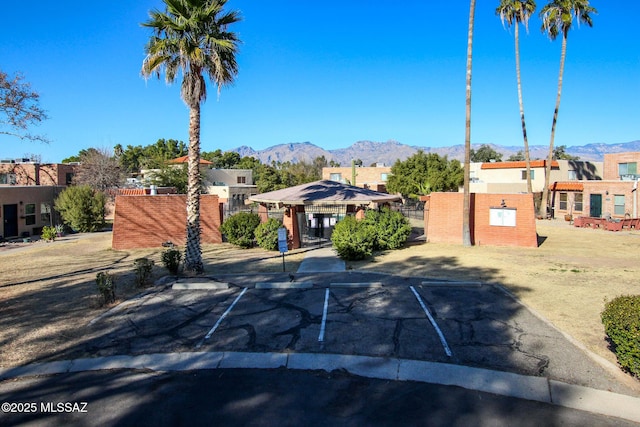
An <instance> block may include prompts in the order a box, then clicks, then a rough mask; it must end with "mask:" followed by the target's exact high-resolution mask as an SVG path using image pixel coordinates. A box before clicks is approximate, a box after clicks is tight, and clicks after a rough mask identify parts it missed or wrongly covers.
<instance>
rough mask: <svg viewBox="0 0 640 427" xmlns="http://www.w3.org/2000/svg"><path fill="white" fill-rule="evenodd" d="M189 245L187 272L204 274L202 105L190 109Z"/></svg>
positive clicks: (185, 258)
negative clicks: (201, 189) (201, 245)
mask: <svg viewBox="0 0 640 427" xmlns="http://www.w3.org/2000/svg"><path fill="white" fill-rule="evenodd" d="M187 173H188V181H187V245H186V249H185V255H184V260H185V270H186V271H190V272H194V273H198V274H199V273H202V272H203V271H204V266H203V264H202V249H201V247H200V103H199V102H194V103H192V105H191V106H190V107H189V163H188V166H187Z"/></svg>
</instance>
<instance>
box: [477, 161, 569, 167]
mask: <svg viewBox="0 0 640 427" xmlns="http://www.w3.org/2000/svg"><path fill="white" fill-rule="evenodd" d="M529 163H530V165H531V167H532V168H543V167H545V166H546V164H547V161H546V160H531V161H530V162H529ZM526 167H527V164H526V162H524V161H521V162H520V161H519V162H495V163H483V164H482V166H481V168H482V169H524V168H526ZM551 167H552V168H558V167H560V164H559V163H558V161H557V160H553V161H552V162H551Z"/></svg>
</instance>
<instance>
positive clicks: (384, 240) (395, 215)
mask: <svg viewBox="0 0 640 427" xmlns="http://www.w3.org/2000/svg"><path fill="white" fill-rule="evenodd" d="M364 222H365V223H366V224H369V225H370V226H371V227H372V228H373V230H374V232H375V241H374V243H373V249H374V250H387V249H399V248H401V247H402V246H404V244H405V243H406V241H407V238H408V237H409V234H411V225H409V221H408V220H407V219H406V218H405V217H404V215H402V214H401V213H400V212H397V211H392V210H390V209H388V208H385V209H383V210H381V211H375V210H368V211H367V213H366V214H365V219H364Z"/></svg>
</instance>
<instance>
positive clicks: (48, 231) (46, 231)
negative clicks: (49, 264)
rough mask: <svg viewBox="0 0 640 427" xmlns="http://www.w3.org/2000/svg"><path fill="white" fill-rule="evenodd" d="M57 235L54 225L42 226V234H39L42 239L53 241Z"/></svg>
mask: <svg viewBox="0 0 640 427" xmlns="http://www.w3.org/2000/svg"><path fill="white" fill-rule="evenodd" d="M57 235H58V234H57V232H56V228H55V227H50V226H48V225H45V226H44V227H42V234H41V235H40V237H41V238H42V239H44V240H47V241H50V242H53V241H54V240H56V237H57Z"/></svg>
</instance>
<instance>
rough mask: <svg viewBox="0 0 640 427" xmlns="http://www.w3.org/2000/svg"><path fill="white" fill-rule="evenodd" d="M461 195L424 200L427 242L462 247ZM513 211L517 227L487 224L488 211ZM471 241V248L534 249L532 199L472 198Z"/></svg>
mask: <svg viewBox="0 0 640 427" xmlns="http://www.w3.org/2000/svg"><path fill="white" fill-rule="evenodd" d="M463 198H464V194H463V193H431V195H429V196H427V197H425V198H424V200H425V202H426V204H425V230H426V236H427V241H429V242H434V243H454V244H462V208H463ZM503 200H504V202H505V204H506V206H507V207H508V208H515V209H516V226H515V227H509V226H498V225H491V224H490V208H492V207H500V206H501V203H502V201H503ZM470 206H471V218H470V224H469V225H470V229H471V241H472V243H473V244H474V245H493V246H527V247H537V246H538V238H537V234H536V221H535V212H534V206H533V196H532V195H529V194H476V193H472V194H471V204H470Z"/></svg>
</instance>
